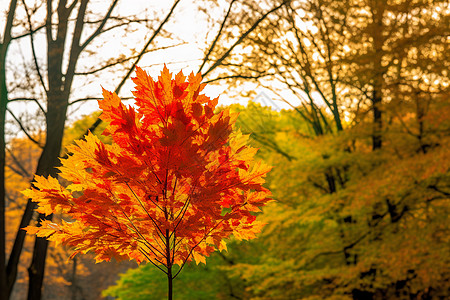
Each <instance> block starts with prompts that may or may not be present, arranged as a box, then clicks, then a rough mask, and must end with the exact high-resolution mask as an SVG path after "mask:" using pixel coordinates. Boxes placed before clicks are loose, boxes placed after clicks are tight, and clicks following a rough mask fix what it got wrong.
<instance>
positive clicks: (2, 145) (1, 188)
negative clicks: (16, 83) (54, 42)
mask: <svg viewBox="0 0 450 300" xmlns="http://www.w3.org/2000/svg"><path fill="white" fill-rule="evenodd" d="M16 5H17V0H11V2H10V4H9V10H8V15H7V20H6V24H5V31H4V32H3V40H2V41H0V300H7V299H8V298H9V293H8V276H7V270H6V227H5V226H6V222H5V213H6V200H5V199H6V189H5V188H6V187H5V165H6V162H5V159H6V141H5V122H6V108H7V105H8V89H7V86H6V54H7V52H8V47H9V43H10V42H11V30H12V27H13V20H14V14H15V11H16Z"/></svg>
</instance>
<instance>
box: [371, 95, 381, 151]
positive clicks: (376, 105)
mask: <svg viewBox="0 0 450 300" xmlns="http://www.w3.org/2000/svg"><path fill="white" fill-rule="evenodd" d="M372 109H373V133H372V149H373V150H376V149H380V148H381V145H382V136H381V131H382V129H383V123H382V120H381V115H382V114H381V90H376V89H375V90H374V91H373V98H372Z"/></svg>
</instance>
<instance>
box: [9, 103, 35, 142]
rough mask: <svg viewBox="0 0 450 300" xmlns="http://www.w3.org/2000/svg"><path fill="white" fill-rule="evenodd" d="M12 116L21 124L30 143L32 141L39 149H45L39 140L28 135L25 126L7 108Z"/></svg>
mask: <svg viewBox="0 0 450 300" xmlns="http://www.w3.org/2000/svg"><path fill="white" fill-rule="evenodd" d="M6 110H7V111H8V112H9V113H10V114H11V116H12V117H13V118H14V120H16V122H17V124H19V126H20V129H21V130H22V131H23V132H24V133H25V135H26V136H27V137H28V138H29V139H30V141H32V142H33V143H35V144H36V145H38V146H39V148H41V149H42V148H44V146H42V145H41V144H40V143H39V142H38V141H37V140H35V139H34V138H33V137H32V136H31V135H30V134H29V133H28V131H27V130H26V129H25V127H24V126H23V124H22V121H20V120H19V119H18V118H17V117H16V116H15V115H14V114H13V112H12V111H11V110H10V109H9V108H7V109H6Z"/></svg>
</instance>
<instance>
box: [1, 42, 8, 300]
mask: <svg viewBox="0 0 450 300" xmlns="http://www.w3.org/2000/svg"><path fill="white" fill-rule="evenodd" d="M5 48H6V45H3V44H1V45H0V57H1V61H0V97H1V98H0V299H1V300H6V299H8V294H7V291H8V288H7V286H8V285H7V276H6V252H5V251H6V237H5V235H6V229H5V209H6V202H5V197H6V191H5V146H6V145H5V118H6V105H7V103H8V94H7V90H6V76H5V73H6V72H5V60H6V59H5V54H6V49H5Z"/></svg>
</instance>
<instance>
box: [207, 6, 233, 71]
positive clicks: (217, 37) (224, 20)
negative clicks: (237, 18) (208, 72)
mask: <svg viewBox="0 0 450 300" xmlns="http://www.w3.org/2000/svg"><path fill="white" fill-rule="evenodd" d="M235 1H236V0H232V1H231V2H230V6H229V7H228V11H227V14H226V15H225V18H223V21H222V24H221V25H220V28H219V32H217V35H216V38H215V39H214V41H213V42H212V44H211V47H209V50H208V53H206V56H205V58H204V59H203V62H202V65H201V66H200V68H199V69H198V73H200V72H201V71H202V69H203V67H204V66H205V64H206V62H207V61H208V58H209V55H210V54H211V52H212V51H213V50H214V47H215V46H216V44H217V41H218V40H219V38H220V35H221V33H222V30H223V27H224V26H225V23H226V21H227V20H228V16H229V15H230V12H231V7H232V6H233V3H234V2H235Z"/></svg>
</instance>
